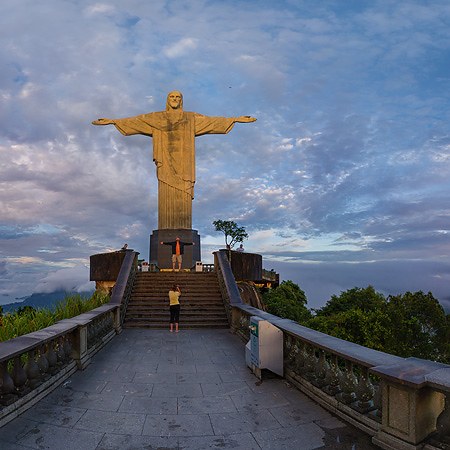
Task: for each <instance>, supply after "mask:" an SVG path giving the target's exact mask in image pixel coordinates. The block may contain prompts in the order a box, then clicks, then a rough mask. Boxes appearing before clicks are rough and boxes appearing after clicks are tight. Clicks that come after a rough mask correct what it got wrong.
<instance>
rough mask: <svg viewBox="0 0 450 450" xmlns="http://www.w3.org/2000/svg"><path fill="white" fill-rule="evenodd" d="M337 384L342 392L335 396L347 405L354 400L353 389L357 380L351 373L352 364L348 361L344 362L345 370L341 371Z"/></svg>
mask: <svg viewBox="0 0 450 450" xmlns="http://www.w3.org/2000/svg"><path fill="white" fill-rule="evenodd" d="M339 384H340V386H341V389H342V392H340V393H339V394H337V395H336V398H337V399H338V400H339V401H340V402H342V403H345V404H347V405H349V404H350V403H352V402H354V401H355V398H356V396H355V390H356V386H357V384H358V380H357V378H356V376H355V374H354V373H353V364H352V363H351V362H350V361H346V362H345V371H344V372H342V374H341V377H340V380H339Z"/></svg>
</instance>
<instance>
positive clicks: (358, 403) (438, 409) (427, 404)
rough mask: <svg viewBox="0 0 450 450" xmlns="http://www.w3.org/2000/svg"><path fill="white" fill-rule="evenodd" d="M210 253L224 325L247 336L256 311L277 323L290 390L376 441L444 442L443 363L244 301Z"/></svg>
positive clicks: (447, 421)
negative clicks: (369, 344) (341, 335)
mask: <svg viewBox="0 0 450 450" xmlns="http://www.w3.org/2000/svg"><path fill="white" fill-rule="evenodd" d="M215 256H216V259H215V261H216V264H217V265H218V268H217V272H218V276H219V281H220V285H221V288H222V293H223V297H224V300H225V303H226V306H227V308H228V310H229V315H230V318H231V319H230V327H231V329H232V330H233V332H235V333H236V334H238V335H239V336H240V337H241V338H242V340H243V341H244V342H247V341H249V340H250V330H249V325H250V317H252V316H257V317H260V318H262V319H264V320H267V321H268V322H270V323H271V324H273V325H274V326H276V327H277V328H279V329H280V330H282V332H283V350H284V374H285V377H286V379H288V380H289V381H290V382H291V383H292V384H294V385H295V386H296V387H297V388H298V389H300V390H301V391H303V392H304V393H306V394H307V395H308V396H310V397H311V398H313V399H314V400H315V401H316V402H317V403H319V404H320V405H322V406H323V407H325V408H326V409H328V410H330V411H331V412H333V413H334V414H336V415H338V416H340V417H342V418H343V419H344V420H345V421H347V422H349V423H351V424H353V425H354V426H356V427H358V428H359V429H361V430H363V431H364V432H366V433H368V434H369V435H371V436H372V441H373V442H374V443H375V444H376V445H378V446H379V447H381V448H384V449H392V450H412V449H430V450H431V449H434V448H435V449H441V448H446V447H443V445H449V444H450V366H448V365H445V364H440V363H436V362H432V361H426V360H421V359H417V358H401V357H398V356H394V355H389V354H387V353H383V352H380V351H376V350H371V349H369V348H366V347H363V346H361V345H358V344H354V343H351V342H348V341H344V340H342V339H338V338H334V337H332V336H329V335H326V334H324V333H320V332H318V331H314V330H311V329H309V328H306V327H303V326H301V325H299V324H298V323H296V322H294V321H292V320H288V319H281V318H280V317H277V316H274V315H272V314H269V313H267V312H264V311H261V310H260V309H257V308H254V307H252V306H248V305H245V304H244V303H243V302H242V299H241V297H240V295H239V291H238V289H237V288H236V287H233V284H234V285H235V282H234V277H233V274H232V271H231V267H230V265H229V263H228V260H227V259H226V257H221V256H220V252H217V253H216V254H215ZM447 448H448V447H447Z"/></svg>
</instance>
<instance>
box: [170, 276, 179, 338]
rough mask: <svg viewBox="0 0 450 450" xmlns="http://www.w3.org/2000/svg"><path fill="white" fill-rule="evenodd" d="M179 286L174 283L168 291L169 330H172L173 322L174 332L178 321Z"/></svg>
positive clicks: (176, 329) (176, 331) (176, 330)
mask: <svg viewBox="0 0 450 450" xmlns="http://www.w3.org/2000/svg"><path fill="white" fill-rule="evenodd" d="M180 295H181V289H180V286H178V285H177V284H174V285H173V286H172V288H171V289H170V291H169V308H170V332H171V333H172V332H173V325H174V324H175V333H178V323H179V321H180V309H181V306H180Z"/></svg>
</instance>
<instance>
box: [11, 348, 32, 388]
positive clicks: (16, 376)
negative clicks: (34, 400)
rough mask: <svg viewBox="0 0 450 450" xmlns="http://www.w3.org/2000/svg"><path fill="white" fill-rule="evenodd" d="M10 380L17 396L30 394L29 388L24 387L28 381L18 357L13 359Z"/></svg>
mask: <svg viewBox="0 0 450 450" xmlns="http://www.w3.org/2000/svg"><path fill="white" fill-rule="evenodd" d="M12 379H13V381H14V385H15V387H16V391H17V393H18V394H19V395H21V396H22V395H25V394H27V393H28V392H30V388H29V387H26V386H25V385H26V383H27V381H28V377H27V373H26V371H25V369H24V368H23V365H22V361H21V358H20V355H18V356H15V357H14V364H13V371H12Z"/></svg>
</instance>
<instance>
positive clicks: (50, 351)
mask: <svg viewBox="0 0 450 450" xmlns="http://www.w3.org/2000/svg"><path fill="white" fill-rule="evenodd" d="M45 356H46V358H47V361H48V371H49V373H50V374H51V375H54V374H55V372H56V371H57V367H56V363H57V362H58V357H57V356H56V352H55V349H54V343H53V342H49V343H48V344H47V352H46V353H45Z"/></svg>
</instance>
